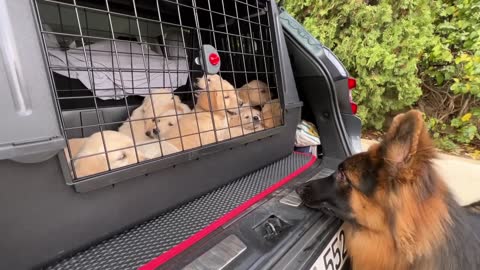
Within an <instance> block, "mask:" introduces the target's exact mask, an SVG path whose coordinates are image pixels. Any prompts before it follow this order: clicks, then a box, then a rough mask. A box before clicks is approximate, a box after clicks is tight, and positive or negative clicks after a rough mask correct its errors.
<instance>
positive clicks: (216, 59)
mask: <svg viewBox="0 0 480 270" xmlns="http://www.w3.org/2000/svg"><path fill="white" fill-rule="evenodd" d="M208 60H209V61H210V64H212V65H214V66H216V65H218V63H219V62H220V56H218V54H216V53H211V54H210V55H209V56H208Z"/></svg>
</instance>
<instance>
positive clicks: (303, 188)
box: [295, 184, 311, 198]
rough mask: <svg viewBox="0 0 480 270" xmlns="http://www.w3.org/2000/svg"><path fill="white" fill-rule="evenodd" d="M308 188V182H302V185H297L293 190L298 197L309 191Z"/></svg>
mask: <svg viewBox="0 0 480 270" xmlns="http://www.w3.org/2000/svg"><path fill="white" fill-rule="evenodd" d="M310 189H311V188H310V186H309V185H308V184H303V185H300V186H298V187H297V188H296V189H295V191H296V192H297V194H298V195H299V196H300V198H303V196H305V194H307V193H308V192H309V191H310Z"/></svg>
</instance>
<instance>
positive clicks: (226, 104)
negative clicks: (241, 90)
mask: <svg viewBox="0 0 480 270" xmlns="http://www.w3.org/2000/svg"><path fill="white" fill-rule="evenodd" d="M207 78H208V79H207V81H205V79H204V78H199V79H197V86H198V87H206V85H207V84H208V91H206V90H203V91H200V92H199V93H198V95H197V96H198V98H197V104H196V106H195V109H194V113H191V114H184V115H182V116H181V117H180V118H179V119H178V122H177V121H176V119H174V118H172V116H171V117H170V118H166V119H165V122H166V123H167V125H169V126H170V128H169V129H168V131H167V132H166V133H165V134H162V136H161V139H162V140H163V139H165V140H167V141H168V142H171V143H172V144H173V145H174V146H175V147H177V148H179V149H183V150H188V149H192V148H196V147H199V146H202V145H206V144H211V143H215V142H216V141H217V140H218V141H222V140H226V139H229V138H230V135H229V131H228V120H227V115H230V114H232V115H235V114H238V112H239V106H242V105H243V101H242V100H241V99H239V98H238V97H237V95H236V91H235V88H234V87H233V86H232V85H231V84H230V83H229V82H228V81H226V80H222V79H221V78H220V76H218V75H209V76H207ZM160 122H162V118H160ZM180 137H181V138H180Z"/></svg>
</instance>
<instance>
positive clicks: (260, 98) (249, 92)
mask: <svg viewBox="0 0 480 270" xmlns="http://www.w3.org/2000/svg"><path fill="white" fill-rule="evenodd" d="M238 94H239V95H240V98H241V99H242V100H243V101H244V102H245V103H249V104H250V105H252V106H263V105H264V104H265V103H267V102H268V101H270V100H271V99H272V97H271V95H270V89H269V88H268V86H267V84H266V83H264V82H262V81H259V80H253V81H251V82H249V83H247V84H245V85H244V86H242V87H240V88H239V89H238Z"/></svg>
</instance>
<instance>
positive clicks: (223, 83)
mask: <svg viewBox="0 0 480 270" xmlns="http://www.w3.org/2000/svg"><path fill="white" fill-rule="evenodd" d="M196 85H197V86H198V87H199V89H200V90H198V92H197V106H198V107H200V108H201V109H202V110H205V111H219V110H227V111H228V112H229V113H230V114H237V113H238V108H239V107H241V106H243V100H242V99H241V98H239V97H238V95H237V93H236V91H235V88H234V87H233V85H231V84H230V83H229V82H228V81H227V80H224V79H222V78H221V77H220V76H219V75H216V74H215V75H207V77H206V79H205V77H200V78H197V83H196ZM207 85H208V87H207Z"/></svg>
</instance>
